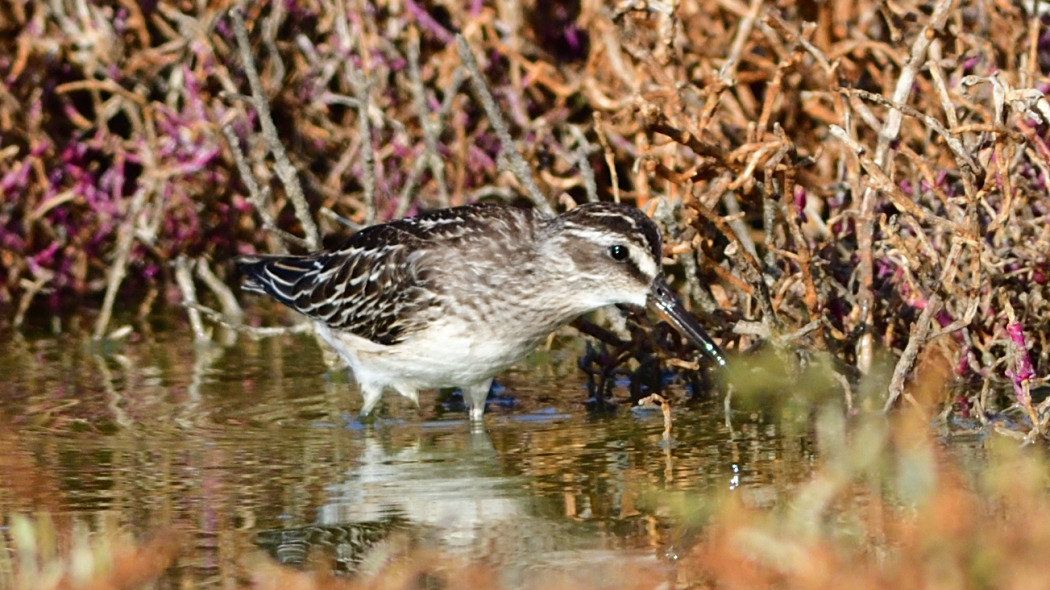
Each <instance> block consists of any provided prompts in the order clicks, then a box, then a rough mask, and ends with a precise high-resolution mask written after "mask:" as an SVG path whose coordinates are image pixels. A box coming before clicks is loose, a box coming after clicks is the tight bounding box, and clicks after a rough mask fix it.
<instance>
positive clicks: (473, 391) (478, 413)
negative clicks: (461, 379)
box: [463, 378, 492, 421]
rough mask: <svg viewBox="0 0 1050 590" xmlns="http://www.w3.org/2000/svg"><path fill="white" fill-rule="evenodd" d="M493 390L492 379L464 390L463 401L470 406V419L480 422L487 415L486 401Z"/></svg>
mask: <svg viewBox="0 0 1050 590" xmlns="http://www.w3.org/2000/svg"><path fill="white" fill-rule="evenodd" d="M489 389H492V378H489V379H486V380H484V381H480V382H478V383H475V384H473V385H470V386H468V387H464V388H463V401H465V402H467V405H469V406H470V419H471V420H474V421H480V420H481V419H482V417H483V416H484V415H485V400H486V399H488V397H489Z"/></svg>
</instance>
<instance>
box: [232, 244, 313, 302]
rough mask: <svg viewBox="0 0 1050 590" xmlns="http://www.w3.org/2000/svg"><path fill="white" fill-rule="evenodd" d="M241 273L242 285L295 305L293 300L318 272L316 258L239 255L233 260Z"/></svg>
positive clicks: (244, 287)
mask: <svg viewBox="0 0 1050 590" xmlns="http://www.w3.org/2000/svg"><path fill="white" fill-rule="evenodd" d="M236 264H237V268H238V270H240V271H241V274H243V275H244V283H243V284H242V285H241V288H242V289H244V290H245V291H250V292H252V293H262V294H264V295H269V296H270V297H273V298H274V299H276V300H277V301H280V302H281V303H283V304H285V305H287V306H289V307H295V301H296V299H298V298H299V296H300V295H301V294H302V292H303V290H304V289H305V288H306V287H307V286H309V285H310V281H309V280H308V279H309V277H310V276H312V275H314V274H316V273H317V268H316V265H315V261H314V260H312V259H311V258H309V257H306V256H242V257H240V258H238V259H237V260H236Z"/></svg>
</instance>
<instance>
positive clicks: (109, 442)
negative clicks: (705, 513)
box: [0, 332, 813, 587]
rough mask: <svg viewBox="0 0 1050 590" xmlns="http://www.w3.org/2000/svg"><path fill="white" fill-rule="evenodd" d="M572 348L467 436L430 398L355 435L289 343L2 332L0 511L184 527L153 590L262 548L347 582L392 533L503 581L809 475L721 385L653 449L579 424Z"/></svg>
mask: <svg viewBox="0 0 1050 590" xmlns="http://www.w3.org/2000/svg"><path fill="white" fill-rule="evenodd" d="M579 352H580V342H579V340H578V339H577V338H575V337H566V338H559V339H556V340H555V344H554V348H553V350H548V351H539V352H537V353H536V354H534V355H533V356H532V357H530V358H529V359H528V360H527V361H524V362H523V363H522V364H521V365H520V366H519V367H518V368H516V369H515V370H513V371H511V372H509V373H507V374H505V375H502V376H501V377H500V378H499V383H500V385H501V386H502V387H503V390H502V391H501V393H500V399H499V400H498V403H494V404H491V405H490V409H489V413H488V415H487V416H486V421H485V427H484V429H472V428H471V427H470V425H469V424H468V423H467V422H466V421H465V420H464V416H465V415H464V413H463V412H462V411H460V408H459V407H458V405H457V403H456V401H455V399H451V400H450V399H448V395H447V394H446V395H442V394H439V393H438V392H428V393H424V394H423V395H422V396H421V403H420V407H419V408H417V407H415V405H414V404H412V403H411V402H409V401H407V400H404V399H401V398H398V397H395V396H393V395H391V394H388V395H387V396H386V397H385V398H384V403H383V404H382V406H381V411H380V414H381V415H380V418H379V419H378V420H377V421H376V423H375V424H374V425H372V426H364V425H362V424H361V423H360V422H358V421H357V420H355V418H354V416H355V414H356V412H357V410H358V409H359V408H360V404H361V400H360V396H359V395H358V393H357V391H356V389H355V386H354V385H353V383H352V381H350V380H348V379H347V377H346V376H345V375H344V374H343V373H342V372H341V371H331V370H328V369H327V367H326V365H325V364H324V361H323V358H322V355H321V353H320V351H319V349H318V347H317V345H316V344H315V343H314V342H313V340H312V339H311V338H309V337H304V336H282V337H275V338H269V339H265V340H259V341H253V340H250V339H245V338H240V339H236V340H235V341H233V342H232V343H230V344H228V345H225V346H220V345H211V346H205V347H202V346H195V345H194V344H193V342H192V339H191V337H190V335H189V334H187V333H183V332H163V333H152V334H146V335H143V334H142V333H141V332H136V334H134V335H133V336H132V337H130V338H129V339H128V340H127V341H124V342H122V343H119V344H115V345H107V346H104V347H101V346H98V345H93V344H91V342H90V341H89V340H88V339H86V338H84V337H77V336H60V337H51V336H47V337H18V336H15V337H11V338H8V339H7V340H6V341H4V342H2V343H0V375H3V377H2V380H0V432H2V434H0V469H2V471H0V515H2V516H3V518H4V522H6V520H7V517H8V516H10V515H12V514H15V513H40V512H46V513H48V514H51V515H52V516H53V517H54V518H55V520H56V522H60V523H61V522H79V523H82V524H83V525H85V526H87V527H88V528H100V527H103V526H109V527H113V526H116V527H119V528H120V529H121V530H125V531H128V532H129V533H131V534H132V535H134V536H135V537H139V538H142V537H147V536H149V535H150V534H151V533H152V532H154V531H157V530H160V529H162V528H164V527H167V526H170V525H176V526H178V527H180V528H182V529H183V530H188V531H190V533H191V534H190V536H189V538H190V539H191V542H192V547H189V548H187V550H186V551H185V553H184V556H183V557H182V558H181V559H180V560H179V562H178V565H177V566H176V567H174V568H172V570H171V571H170V573H169V577H168V579H167V580H166V582H165V584H166V585H167V586H193V587H221V586H228V585H230V584H231V583H232V581H233V580H234V579H235V577H236V576H237V575H238V571H242V570H239V569H238V568H241V567H242V565H241V564H243V562H244V559H245V558H246V557H247V556H250V555H255V554H258V553H259V552H264V553H265V554H268V555H269V556H271V558H272V559H276V560H280V561H283V562H286V563H292V564H294V563H302V562H304V561H308V562H309V563H310V564H312V565H311V567H318V564H320V567H324V568H327V569H331V570H333V571H337V572H353V571H355V570H358V569H362V568H368V567H370V560H374V559H375V555H376V554H381V553H382V552H383V551H385V550H388V549H384V544H386V545H389V546H392V547H394V548H396V546H397V545H398V544H405V543H411V544H414V545H422V546H435V547H438V548H440V549H441V550H442V551H445V552H447V553H448V554H459V555H464V556H467V557H470V558H474V559H480V560H483V561H485V562H486V563H490V564H493V565H495V566H497V567H498V568H500V570H501V571H503V572H505V575H506V576H507V577H508V578H509V579H510V580H514V579H517V578H519V577H524V576H528V575H529V572H530V571H532V570H533V569H536V568H551V567H564V568H573V569H575V568H579V567H584V565H581V564H586V566H587V567H600V564H601V563H603V561H604V560H608V559H616V560H619V561H621V562H622V561H623V560H625V559H638V560H641V561H647V562H660V561H661V560H667V559H668V558H669V557H668V556H670V555H673V554H674V553H675V552H676V551H678V550H680V548H681V546H682V545H683V544H687V543H688V542H689V540H688V534H687V532H688V529H689V527H688V526H687V524H688V523H687V522H685V520H687V518H686V517H683V510H682V508H681V506H682V505H683V504H687V505H695V506H698V507H699V508H695V507H694V509H693V512H694V513H695V512H697V511H699V512H702V505H703V499H704V498H711V497H715V496H718V495H723V494H736V495H738V496H740V497H741V498H742V499H743V500H744V501H745V502H746V503H748V504H751V505H759V506H771V505H775V504H776V503H777V502H778V500H779V499H780V498H782V497H783V496H784V494H785V493H787V492H788V491H789V490H790V489H791V488H792V486H793V485H794V484H795V483H796V482H798V481H799V480H801V479H804V478H805V477H806V476H807V475H808V474H809V473H810V471H811V464H812V461H813V452H812V451H811V450H810V441H809V439H808V437H807V436H806V435H804V434H803V435H799V434H798V433H792V434H790V435H786V434H783V433H782V432H781V431H780V428H779V427H778V426H777V425H776V424H774V423H771V422H768V423H767V422H763V418H762V417H761V416H753V415H746V414H745V415H739V416H734V418H733V428H732V430H731V429H730V428H728V427H727V426H726V423H725V416H724V415H723V412H722V409H721V408H722V405H721V399H720V394H717V393H716V394H714V395H713V396H712V398H711V399H710V400H709V401H701V402H700V403H695V404H690V405H686V404H684V403H677V404H676V405H675V407H674V410H673V417H674V427H673V440H672V441H671V443H670V444H668V443H666V442H665V441H664V440H663V439H662V432H663V418H662V415H661V414H660V412H659V411H639V410H636V409H631V408H629V407H625V406H621V407H619V408H618V409H616V410H614V411H611V412H606V413H603V414H595V413H593V412H589V411H588V410H587V409H586V407H585V404H584V402H585V400H586V398H587V392H586V388H585V387H584V384H585V376H584V374H583V373H582V372H580V371H579V370H578V369H577V368H576V366H575V365H576V358H577V355H578V353H579ZM616 393H617V395H618V396H619V397H621V398H624V397H626V391H625V390H623V389H618V390H617V392H616ZM669 394H670V396H671V397H672V398H673V399H675V400H684V398H686V397H687V394H686V392H685V391H683V390H682V389H676V388H674V387H672V388H671V389H670V391H669ZM690 503H692V504H690ZM686 513H687V514H688V513H689V511H686ZM683 531H685V532H683ZM377 548H378V549H377Z"/></svg>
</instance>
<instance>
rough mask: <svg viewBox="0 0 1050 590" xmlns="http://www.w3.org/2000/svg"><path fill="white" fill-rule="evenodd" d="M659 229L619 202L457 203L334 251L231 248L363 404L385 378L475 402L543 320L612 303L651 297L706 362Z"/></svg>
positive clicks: (533, 340) (712, 348) (376, 395)
mask: <svg viewBox="0 0 1050 590" xmlns="http://www.w3.org/2000/svg"><path fill="white" fill-rule="evenodd" d="M661 250H662V241H661V238H660V231H659V229H657V227H656V224H655V223H653V221H652V220H650V219H649V218H648V217H646V215H645V214H644V213H642V212H641V211H639V210H638V209H636V208H634V207H630V206H627V205H615V204H610V203H589V204H585V205H580V206H579V207H576V208H575V209H571V210H569V211H566V212H565V213H562V214H561V215H558V216H556V217H548V216H546V215H544V214H542V213H540V212H538V211H536V210H533V209H521V208H514V207H507V206H498V205H484V204H477V205H467V206H463V207H455V208H451V209H441V210H438V211H434V212H431V213H427V214H423V215H420V216H418V217H412V218H407V219H401V220H398V221H393V222H390V223H385V224H382V225H376V226H373V227H369V228H366V229H363V230H361V231H359V232H357V233H356V234H354V235H353V236H351V237H350V238H349V240H348V241H347V242H346V243H345V244H343V246H342V247H341V248H339V249H336V250H330V251H323V252H317V253H314V254H309V255H305V256H251V257H244V258H241V259H239V260H238V266H239V267H240V270H241V272H242V273H244V275H245V276H246V277H247V278H246V280H245V283H244V289H245V290H248V291H254V292H258V293H265V294H267V295H269V296H271V297H273V298H274V299H276V300H277V301H280V302H281V303H283V304H284V305H287V306H288V307H290V308H292V309H294V310H296V311H298V312H300V313H302V314H304V315H306V316H307V317H309V318H310V319H311V320H313V323H314V326H315V327H316V329H317V332H318V333H319V334H320V335H321V337H322V338H324V340H325V341H326V342H328V344H330V345H331V346H332V347H333V348H334V349H335V350H336V351H337V352H338V353H339V355H340V356H341V357H342V359H343V360H344V361H345V362H346V363H347V364H348V365H349V366H350V369H351V370H352V371H353V374H354V377H355V379H356V380H357V382H358V384H359V385H360V387H361V393H362V395H363V396H364V407H363V408H362V409H361V414H362V416H366V415H368V414H369V413H370V412H371V411H372V409H373V408H374V407H375V406H376V404H377V403H378V402H379V399H380V396H381V395H382V392H383V390H384V389H393V390H395V391H397V392H398V393H400V394H401V395H403V396H405V397H407V398H409V399H412V400H414V401H416V403H418V402H419V397H418V396H419V390H421V389H433V388H441V387H459V388H461V390H462V391H463V398H464V400H465V401H466V402H467V403H468V404H469V405H470V417H471V419H473V420H480V419H481V417H482V415H483V414H484V413H485V399H486V397H487V396H488V392H489V388H490V386H491V384H492V378H493V376H494V375H496V374H497V373H500V372H501V371H504V370H505V369H507V368H508V367H509V366H510V365H511V364H513V363H514V362H516V361H518V360H519V359H521V358H522V357H524V356H525V355H526V354H528V353H529V351H531V350H532V349H533V348H535V347H536V345H537V344H539V343H540V342H541V341H543V340H544V339H545V338H547V336H548V335H550V333H551V332H553V331H554V330H556V329H557V328H559V327H561V326H564V325H565V324H567V323H569V322H570V321H572V320H573V319H575V318H577V317H579V316H580V315H583V314H585V313H587V312H590V311H593V310H596V309H598V308H600V307H604V306H607V305H611V304H627V305H632V306H637V307H643V306H645V305H646V304H648V305H650V306H651V307H653V308H654V309H655V310H656V311H658V312H659V313H660V314H661V315H662V316H663V317H664V318H665V319H667V320H668V321H670V322H671V323H672V324H673V325H674V326H675V328H677V329H678V330H679V331H680V332H681V333H682V334H683V335H684V336H686V337H687V338H689V339H690V340H691V341H692V342H694V343H695V344H696V345H697V346H698V347H699V348H700V349H701V350H702V351H703V352H704V353H705V354H706V355H707V356H708V357H710V358H711V359H712V360H713V361H714V362H715V363H716V364H717V365H719V366H724V365H725V362H726V361H725V357H724V355H723V354H722V352H721V350H719V348H718V346H717V345H716V344H715V343H714V341H713V340H712V339H711V337H710V336H708V335H707V333H706V332H705V331H704V330H703V328H701V327H700V325H699V324H698V323H697V322H696V319H694V318H693V316H692V315H690V314H689V312H688V311H686V310H685V308H684V307H683V306H682V303H681V301H680V300H679V299H678V297H677V296H676V295H675V293H674V292H673V291H672V290H671V289H670V287H668V285H667V282H666V281H665V279H664V277H663V272H662V270H661V263H660V260H661Z"/></svg>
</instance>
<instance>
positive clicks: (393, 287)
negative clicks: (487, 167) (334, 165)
mask: <svg viewBox="0 0 1050 590" xmlns="http://www.w3.org/2000/svg"><path fill="white" fill-rule="evenodd" d="M533 223H534V213H533V212H532V211H531V210H526V209H514V208H511V207H495V206H490V205H466V206H462V207H455V208H451V209H441V210H438V211H435V212H433V213H427V214H424V215H420V216H418V217H412V218H407V219H400V220H398V221H394V222H391V223H386V224H383V225H376V226H372V227H368V228H365V229H363V230H361V231H359V232H357V233H356V234H354V235H353V236H351V237H350V238H349V240H347V242H346V243H345V244H343V246H342V247H341V248H340V249H338V250H335V251H330V252H319V253H317V254H311V255H309V256H255V257H246V258H242V259H240V261H239V262H238V266H239V267H240V269H241V272H243V273H244V274H245V276H247V277H248V279H247V281H246V282H245V284H244V288H245V289H246V290H249V291H255V292H259V293H265V294H268V295H270V296H271V297H273V298H274V299H277V300H278V301H280V302H281V303H283V304H285V305H287V306H288V307H291V308H292V309H295V310H297V311H299V312H301V313H303V314H305V315H307V316H309V317H310V318H313V319H314V320H317V321H320V322H323V323H325V324H327V325H329V326H330V327H332V328H335V329H340V330H347V331H349V332H351V333H353V334H355V335H357V336H360V337H362V338H367V339H369V340H371V341H373V342H378V343H380V344H397V343H398V342H401V341H402V340H404V338H405V337H406V336H407V335H409V334H411V333H412V332H414V331H416V330H419V329H422V328H423V327H424V326H425V325H426V323H427V322H428V320H430V319H432V318H433V317H435V316H438V315H440V314H441V310H440V309H437V307H439V306H440V304H439V303H438V302H439V301H440V297H439V296H438V294H437V293H436V291H438V290H440V289H441V288H442V287H441V285H432V284H429V283H428V278H432V275H435V274H440V273H442V272H447V271H448V269H445V268H435V267H434V265H436V264H447V262H448V259H447V257H443V256H440V255H438V256H434V254H435V253H443V252H448V251H449V250H450V249H451V250H454V249H456V248H457V247H461V246H462V242H464V241H466V242H471V241H476V240H478V239H479V237H480V236H485V235H487V234H492V233H493V232H503V233H506V234H508V235H520V234H522V233H523V232H527V231H530V229H531V228H532V227H533ZM428 261H429V262H428ZM439 261H440V262H439ZM438 282H440V281H438Z"/></svg>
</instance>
